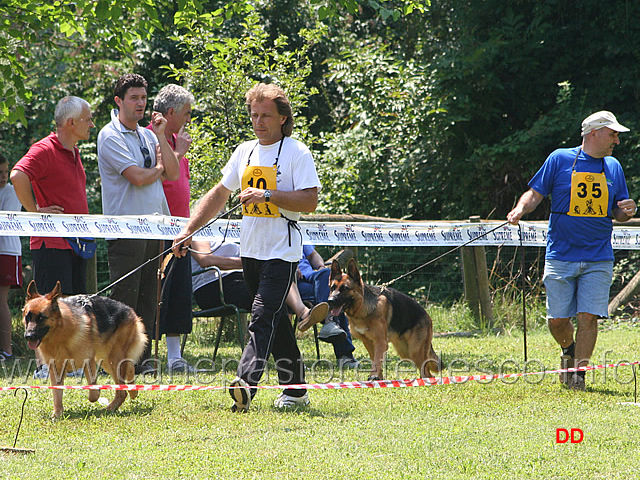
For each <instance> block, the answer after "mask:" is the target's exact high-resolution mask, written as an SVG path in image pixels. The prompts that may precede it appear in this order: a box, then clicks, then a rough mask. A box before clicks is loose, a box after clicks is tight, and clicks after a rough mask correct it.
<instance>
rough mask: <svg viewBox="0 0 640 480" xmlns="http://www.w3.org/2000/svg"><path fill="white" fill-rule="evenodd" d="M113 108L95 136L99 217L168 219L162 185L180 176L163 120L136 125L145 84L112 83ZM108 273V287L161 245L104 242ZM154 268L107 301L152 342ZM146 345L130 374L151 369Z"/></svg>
mask: <svg viewBox="0 0 640 480" xmlns="http://www.w3.org/2000/svg"><path fill="white" fill-rule="evenodd" d="M114 101H115V103H116V105H117V106H118V108H117V109H114V110H113V111H112V112H111V122H110V123H108V124H107V125H106V126H105V127H104V128H102V130H100V133H99V134H98V166H99V168H100V178H101V180H102V213H103V214H105V215H150V214H154V213H160V214H163V215H169V214H170V212H169V206H168V204H167V200H166V198H165V195H164V190H163V188H162V181H163V180H171V181H175V180H177V179H178V178H179V176H180V167H179V164H178V159H177V158H176V155H175V153H174V151H173V149H172V148H171V146H170V145H169V142H168V141H167V138H166V136H165V128H166V125H167V120H166V118H164V116H163V115H162V114H161V113H159V112H153V114H152V115H151V126H152V130H148V129H146V128H142V127H141V126H139V125H138V122H139V121H140V120H142V118H143V117H144V112H145V108H146V106H147V81H146V80H145V79H144V77H142V76H140V75H136V74H133V73H128V74H126V75H123V76H122V77H120V78H119V79H118V81H117V82H116V85H115V89H114ZM107 243H108V254H109V274H110V277H111V281H112V282H114V281H116V280H118V279H120V278H122V277H123V276H124V275H127V274H128V273H129V272H131V271H133V270H134V269H136V268H137V267H139V266H140V265H142V264H143V263H145V262H146V261H147V260H149V259H150V258H153V257H156V256H158V255H159V254H160V252H162V247H163V242H162V240H146V239H129V238H120V239H116V240H109V241H108V242H107ZM158 267H159V263H156V262H151V263H149V264H147V265H146V266H145V267H144V268H142V269H140V270H137V271H136V272H135V273H133V274H132V275H129V276H128V277H126V278H124V279H122V280H121V281H120V282H118V283H117V284H116V285H114V287H113V288H112V292H111V298H113V299H115V300H118V301H120V302H123V303H125V304H127V305H129V306H130V307H131V308H133V309H134V310H135V311H136V313H137V314H138V315H139V316H140V317H142V320H143V322H144V325H145V328H146V330H147V335H148V336H149V337H150V338H153V334H154V332H155V328H154V327H155V320H156V312H157V306H158V298H157V295H158V291H157V288H158V279H157V271H158ZM150 354H151V342H149V344H148V345H147V349H146V350H145V353H144V355H143V357H142V359H141V360H140V364H139V365H136V372H138V373H140V372H145V371H149V370H152V369H153V367H152V365H150V363H149V362H146V360H148V359H149V357H150V356H151V355H150Z"/></svg>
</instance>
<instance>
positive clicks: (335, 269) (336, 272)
mask: <svg viewBox="0 0 640 480" xmlns="http://www.w3.org/2000/svg"><path fill="white" fill-rule="evenodd" d="M333 278H336V279H338V280H339V279H340V278H342V269H341V268H340V264H339V263H338V261H337V260H334V261H333V262H331V276H330V277H329V283H331V279H333Z"/></svg>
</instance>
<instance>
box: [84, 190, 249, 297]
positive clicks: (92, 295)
mask: <svg viewBox="0 0 640 480" xmlns="http://www.w3.org/2000/svg"><path fill="white" fill-rule="evenodd" d="M241 206H242V203H241V202H238V204H237V205H236V206H235V207H233V208H231V209H229V210H227V211H226V212H223V213H221V214H220V215H218V216H217V217H215V218H213V220H211V221H209V222H208V223H207V224H205V225H203V226H202V227H200V228H198V229H197V230H196V231H195V232H193V233H192V234H191V235H189V236H187V237H185V238H184V239H183V240H182V242H184V241H185V240H188V239H190V238H191V237H193V236H194V235H195V234H196V233H198V232H200V231H201V230H204V229H205V228H207V227H209V226H210V225H211V224H213V223H214V222H215V221H217V220H219V219H220V218H222V217H224V216H227V215H230V214H231V213H233V212H234V211H235V210H237V209H238V208H240V207H241ZM228 228H229V224H228V223H227V228H226V229H225V232H224V237H223V239H222V242H223V243H224V241H225V239H226V237H227V230H228ZM182 242H180V243H182ZM172 249H173V245H172V246H171V247H169V248H167V249H166V250H164V251H163V252H161V253H160V254H158V255H156V256H155V257H153V258H150V259H149V260H147V261H146V262H144V263H143V264H141V265H139V266H137V267H136V268H134V269H133V270H131V271H130V272H129V273H126V274H125V275H123V276H121V277H120V278H118V279H117V280H116V281H114V282H113V283H111V284H109V285H107V286H106V287H104V288H103V289H102V290H99V291H97V292H96V293H93V294H91V295H89V296H88V298H93V297H97V296H98V295H100V294H101V293H104V292H106V291H107V290H109V289H110V288H111V287H113V286H114V285H117V284H118V283H120V282H121V281H122V280H124V279H125V278H127V277H129V276H130V275H133V274H134V273H135V272H137V271H138V270H140V269H142V268H144V267H145V266H147V265H148V264H149V263H151V262H153V261H156V260H158V259H159V258H160V257H162V256H163V255H165V254H167V253H168V252H170V251H171V250H172Z"/></svg>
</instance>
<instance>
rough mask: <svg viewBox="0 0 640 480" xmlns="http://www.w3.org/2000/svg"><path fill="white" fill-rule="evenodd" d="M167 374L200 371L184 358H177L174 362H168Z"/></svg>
mask: <svg viewBox="0 0 640 480" xmlns="http://www.w3.org/2000/svg"><path fill="white" fill-rule="evenodd" d="M167 372H169V373H170V374H173V373H198V369H197V368H196V367H194V366H193V365H190V364H189V362H187V361H186V360H185V359H184V358H176V359H175V360H173V361H172V362H167Z"/></svg>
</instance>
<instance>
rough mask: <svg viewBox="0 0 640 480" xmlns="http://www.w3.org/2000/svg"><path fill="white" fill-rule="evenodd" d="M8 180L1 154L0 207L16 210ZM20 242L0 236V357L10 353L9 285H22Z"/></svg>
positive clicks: (4, 160)
mask: <svg viewBox="0 0 640 480" xmlns="http://www.w3.org/2000/svg"><path fill="white" fill-rule="evenodd" d="M8 181H9V161H8V160H7V159H6V158H5V157H4V156H3V155H2V154H0V210H2V211H7V210H8V211H16V212H19V211H20V209H21V208H22V205H21V204H20V201H19V200H18V197H16V192H15V191H14V189H13V185H11V184H9V183H8ZM21 255H22V246H21V245H20V237H4V236H0V361H5V360H10V359H11V358H12V357H13V351H12V349H11V310H9V302H8V298H9V289H10V288H19V287H21V286H22V256H21Z"/></svg>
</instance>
